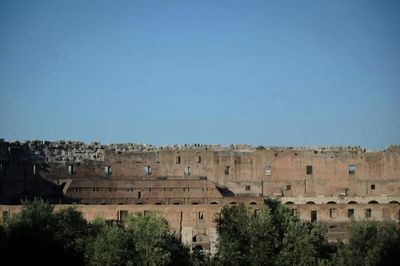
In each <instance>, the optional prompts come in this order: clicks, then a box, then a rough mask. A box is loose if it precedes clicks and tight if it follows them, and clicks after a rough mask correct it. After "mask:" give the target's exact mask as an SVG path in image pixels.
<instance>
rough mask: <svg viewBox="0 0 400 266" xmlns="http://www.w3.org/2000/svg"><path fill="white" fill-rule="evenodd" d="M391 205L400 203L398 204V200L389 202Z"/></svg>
mask: <svg viewBox="0 0 400 266" xmlns="http://www.w3.org/2000/svg"><path fill="white" fill-rule="evenodd" d="M389 204H400V202H398V201H397V200H392V201H390V202H389Z"/></svg>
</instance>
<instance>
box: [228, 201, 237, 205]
mask: <svg viewBox="0 0 400 266" xmlns="http://www.w3.org/2000/svg"><path fill="white" fill-rule="evenodd" d="M229 204H230V205H237V202H236V201H232V202H230V203H229Z"/></svg>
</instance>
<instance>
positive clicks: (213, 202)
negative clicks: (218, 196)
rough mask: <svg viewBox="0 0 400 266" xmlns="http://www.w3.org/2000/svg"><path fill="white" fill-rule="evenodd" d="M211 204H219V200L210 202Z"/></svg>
mask: <svg viewBox="0 0 400 266" xmlns="http://www.w3.org/2000/svg"><path fill="white" fill-rule="evenodd" d="M210 204H211V205H217V204H218V202H216V201H212V202H210Z"/></svg>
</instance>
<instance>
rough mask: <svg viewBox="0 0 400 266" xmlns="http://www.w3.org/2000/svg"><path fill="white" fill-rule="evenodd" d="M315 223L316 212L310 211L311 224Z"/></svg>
mask: <svg viewBox="0 0 400 266" xmlns="http://www.w3.org/2000/svg"><path fill="white" fill-rule="evenodd" d="M316 221H317V211H316V210H312V211H311V222H316Z"/></svg>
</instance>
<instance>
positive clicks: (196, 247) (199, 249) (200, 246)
mask: <svg viewBox="0 0 400 266" xmlns="http://www.w3.org/2000/svg"><path fill="white" fill-rule="evenodd" d="M193 251H197V252H202V251H203V246H202V245H197V246H195V247H194V248H193Z"/></svg>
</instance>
